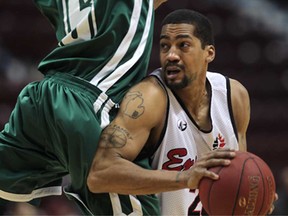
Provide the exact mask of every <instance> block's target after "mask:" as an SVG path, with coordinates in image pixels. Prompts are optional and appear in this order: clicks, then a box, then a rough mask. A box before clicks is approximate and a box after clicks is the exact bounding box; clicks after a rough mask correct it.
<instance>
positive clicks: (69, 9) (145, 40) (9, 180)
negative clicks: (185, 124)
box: [0, 0, 159, 215]
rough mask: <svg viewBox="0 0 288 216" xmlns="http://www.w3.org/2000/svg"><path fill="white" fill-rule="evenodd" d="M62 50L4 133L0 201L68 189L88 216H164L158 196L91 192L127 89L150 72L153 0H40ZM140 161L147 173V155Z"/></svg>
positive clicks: (21, 100)
mask: <svg viewBox="0 0 288 216" xmlns="http://www.w3.org/2000/svg"><path fill="white" fill-rule="evenodd" d="M35 3H36V4H37V6H38V8H39V9H40V10H41V11H42V13H43V14H44V15H45V16H46V17H47V18H48V19H49V20H50V22H51V24H52V25H53V26H54V28H55V31H56V35H57V39H58V41H59V43H58V46H57V47H56V48H55V49H54V50H53V51H52V52H51V53H50V54H48V55H47V56H46V57H45V58H44V59H43V60H42V61H41V63H40V65H39V70H40V71H41V72H42V73H43V74H44V75H45V77H44V79H43V80H41V81H37V82H33V83H30V84H28V85H27V86H26V87H25V88H24V89H23V90H22V92H21V93H20V95H19V96H18V100H17V103H16V105H15V108H14V110H13V112H12V114H11V116H10V118H9V122H8V123H7V124H6V125H5V128H4V130H3V131H1V133H0V158H1V160H0V198H3V199H6V200H10V201H18V202H28V201H31V200H33V199H36V198H41V197H45V196H49V195H60V194H61V193H62V188H61V179H62V177H63V176H66V175H67V174H70V176H71V185H70V186H68V187H66V188H65V193H66V194H67V195H68V197H69V198H71V199H73V200H76V202H77V203H78V204H79V206H80V208H81V209H82V210H83V212H84V214H93V215H158V214H159V203H158V199H157V198H156V197H155V195H144V196H142V195H141V196H133V195H130V196H128V195H120V194H113V193H111V194H92V193H91V192H90V191H89V190H88V188H87V185H86V180H87V176H88V173H89V169H90V166H91V164H92V160H93V157H94V155H95V151H96V149H97V143H98V141H99V136H100V134H101V131H102V128H104V127H105V126H106V125H107V124H109V122H110V121H111V120H112V119H113V117H114V116H115V113H116V111H117V104H118V103H119V102H120V101H121V100H122V98H123V95H124V94H125V92H126V91H127V90H128V88H129V87H130V86H132V85H134V84H135V83H136V82H138V81H140V80H141V79H142V78H143V77H144V76H145V75H146V70H147V65H148V60H149V56H150V51H151V46H152V31H153V29H152V26H153V16H154V14H153V13H154V8H153V0H35ZM134 163H136V164H138V165H139V166H141V167H143V168H149V169H151V167H150V164H149V160H148V157H147V158H145V159H141V160H140V159H139V160H135V161H134Z"/></svg>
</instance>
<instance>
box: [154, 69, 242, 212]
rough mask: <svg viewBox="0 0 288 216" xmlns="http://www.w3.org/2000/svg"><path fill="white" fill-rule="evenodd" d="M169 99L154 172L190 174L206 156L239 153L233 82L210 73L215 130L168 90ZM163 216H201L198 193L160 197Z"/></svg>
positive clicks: (211, 116)
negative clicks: (198, 120) (202, 123)
mask: <svg viewBox="0 0 288 216" xmlns="http://www.w3.org/2000/svg"><path fill="white" fill-rule="evenodd" d="M152 74H153V75H156V76H157V77H158V79H159V80H160V81H161V83H162V84H163V86H164V87H165V89H166V91H167V95H168V99H169V107H168V108H167V111H168V113H167V119H166V124H165V127H164V131H165V133H164V135H163V138H162V139H161V140H160V141H159V143H160V144H159V147H158V149H157V150H156V152H155V155H154V157H153V160H152V166H153V168H154V169H164V170H178V171H180V170H187V169H189V168H190V167H191V166H193V164H194V162H195V161H196V160H197V158H198V157H199V156H200V155H201V154H203V153H204V152H207V151H211V150H214V149H218V148H223V147H230V148H233V149H236V150H238V141H237V133H236V127H235V124H234V120H233V114H232V106H231V100H230V98H231V96H230V84H229V79H228V78H226V77H224V76H223V75H221V74H219V73H212V72H207V82H209V83H210V86H211V92H210V95H211V103H210V109H209V112H210V119H211V122H212V129H211V130H210V131H204V130H201V129H200V128H199V126H198V125H197V124H196V122H195V121H194V120H193V118H192V117H191V115H190V114H188V111H187V110H186V108H185V107H184V106H183V104H181V101H180V100H179V99H177V98H176V97H175V95H174V94H173V93H172V91H171V90H170V89H169V88H168V87H166V86H165V84H164V82H163V80H162V79H161V76H160V71H159V70H158V71H154V72H153V73H152ZM159 198H160V202H161V209H162V215H201V214H202V213H204V212H202V204H201V203H200V201H199V196H198V190H193V191H192V190H189V189H183V190H177V191H173V192H165V193H161V194H159Z"/></svg>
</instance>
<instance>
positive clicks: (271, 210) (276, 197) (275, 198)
mask: <svg viewBox="0 0 288 216" xmlns="http://www.w3.org/2000/svg"><path fill="white" fill-rule="evenodd" d="M277 200H278V194H277V193H275V195H274V201H273V203H272V205H271V207H270V210H269V212H268V215H270V214H272V212H273V211H274V209H275V205H274V203H275V202H276V201H277Z"/></svg>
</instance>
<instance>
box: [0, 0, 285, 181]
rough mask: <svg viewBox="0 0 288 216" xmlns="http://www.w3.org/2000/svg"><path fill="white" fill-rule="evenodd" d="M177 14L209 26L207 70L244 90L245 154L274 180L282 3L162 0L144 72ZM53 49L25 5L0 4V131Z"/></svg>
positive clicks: (280, 121)
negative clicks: (247, 110)
mask: <svg viewBox="0 0 288 216" xmlns="http://www.w3.org/2000/svg"><path fill="white" fill-rule="evenodd" d="M108 1H109V0H108ZM178 8H190V9H195V10H197V11H199V12H202V13H203V14H205V15H207V16H208V17H209V18H210V19H211V21H212V23H213V25H214V28H215V29H214V30H215V42H216V59H215V61H214V62H213V63H212V64H211V65H210V68H209V69H210V71H217V72H221V73H223V74H224V75H227V76H229V77H231V78H234V79H237V80H239V81H240V82H241V83H242V84H243V85H244V86H245V87H246V88H247V89H248V91H249V93H250V97H251V98H250V99H251V122H250V126H249V128H248V133H247V140H248V150H249V151H251V152H253V153H255V154H257V155H259V156H260V157H262V158H263V159H264V160H265V161H266V162H267V163H268V164H269V165H270V166H271V168H272V170H273V172H274V174H275V176H276V180H277V181H279V175H280V174H279V173H280V172H281V170H282V168H284V167H285V166H288V159H287V155H288V154H287V153H288V142H287V140H288V139H287V137H288V135H287V134H288V49H287V48H288V13H287V10H288V1H287V0H169V2H168V3H166V4H165V5H164V6H161V8H159V9H158V10H157V12H156V22H155V37H154V38H155V40H154V48H153V52H152V55H151V64H150V71H151V70H153V69H154V68H156V67H159V61H158V35H159V31H160V22H161V20H162V18H163V17H164V16H165V15H166V14H167V13H169V12H171V11H172V10H174V9H178ZM56 43H57V42H56V39H55V36H54V32H53V29H52V27H51V26H50V24H49V23H48V21H47V20H46V19H45V18H44V17H42V15H41V14H40V12H39V11H38V10H37V9H36V7H35V6H34V5H33V2H32V1H22V0H21V1H0V130H1V129H2V128H3V127H4V123H5V122H6V121H7V120H8V116H9V114H10V112H11V110H12V108H13V106H14V104H15V102H16V97H17V95H18V93H19V92H20V90H21V89H22V88H23V87H24V85H26V84H27V83H28V82H30V81H33V80H37V79H41V78H42V76H41V74H40V73H39V72H37V64H38V63H39V61H40V60H41V59H42V58H43V57H44V56H45V55H46V54H47V53H48V52H49V51H51V50H52V49H53V47H55V45H56Z"/></svg>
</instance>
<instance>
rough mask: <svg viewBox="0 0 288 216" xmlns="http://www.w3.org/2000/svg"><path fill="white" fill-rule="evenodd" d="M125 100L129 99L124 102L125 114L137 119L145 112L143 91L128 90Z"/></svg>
mask: <svg viewBox="0 0 288 216" xmlns="http://www.w3.org/2000/svg"><path fill="white" fill-rule="evenodd" d="M125 100H126V101H127V102H126V104H124V106H125V108H124V114H125V115H127V116H129V117H130V118H133V119H137V118H138V117H140V116H141V115H142V114H143V113H144V111H145V107H144V105H143V103H144V99H143V95H142V93H141V92H139V91H135V92H128V93H127V95H126V96H125Z"/></svg>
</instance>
